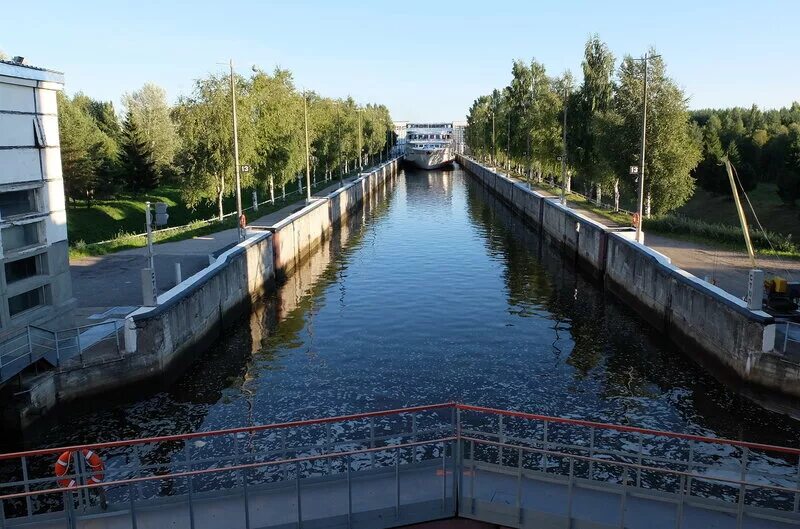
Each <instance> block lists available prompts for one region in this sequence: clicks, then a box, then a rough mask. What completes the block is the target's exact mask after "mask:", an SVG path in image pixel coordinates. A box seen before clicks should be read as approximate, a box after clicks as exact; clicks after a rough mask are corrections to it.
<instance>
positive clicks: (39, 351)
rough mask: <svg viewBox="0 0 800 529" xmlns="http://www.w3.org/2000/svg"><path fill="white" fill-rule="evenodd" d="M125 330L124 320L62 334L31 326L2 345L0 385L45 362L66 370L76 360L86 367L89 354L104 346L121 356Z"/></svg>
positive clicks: (89, 326) (62, 331) (73, 329)
mask: <svg viewBox="0 0 800 529" xmlns="http://www.w3.org/2000/svg"><path fill="white" fill-rule="evenodd" d="M122 326H123V322H122V321H121V320H112V321H106V322H103V323H95V324H92V325H83V326H80V327H74V328H71V329H64V330H60V331H51V330H49V329H43V328H42V327H37V326H35V325H28V326H27V327H24V328H22V329H20V330H19V331H18V332H17V333H16V334H14V335H12V336H10V337H8V338H6V339H5V340H4V341H3V342H0V383H2V382H5V381H7V380H9V379H10V378H11V377H13V376H15V375H17V374H19V373H20V372H21V371H22V370H24V369H25V368H27V367H28V366H30V365H32V364H34V363H35V362H38V361H39V360H42V359H44V360H46V361H48V362H49V363H50V364H51V365H53V366H54V367H63V366H64V363H65V362H66V361H67V360H70V359H72V358H75V357H77V358H78V359H79V361H80V363H81V365H85V364H86V360H87V358H86V353H87V352H88V351H89V350H90V349H95V348H99V347H100V346H101V344H106V343H108V344H110V346H108V347H109V349H110V350H111V351H112V352H115V353H116V354H117V355H118V356H121V355H122V350H123V349H122V346H121V344H120V339H119V330H120V329H121V328H122Z"/></svg>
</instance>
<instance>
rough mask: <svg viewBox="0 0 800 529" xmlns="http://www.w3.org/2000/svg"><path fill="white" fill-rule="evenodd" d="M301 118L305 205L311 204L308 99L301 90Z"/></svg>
mask: <svg viewBox="0 0 800 529" xmlns="http://www.w3.org/2000/svg"><path fill="white" fill-rule="evenodd" d="M303 118H304V121H305V128H306V203H308V202H311V147H310V145H309V144H308V97H307V95H306V91H305V90H303Z"/></svg>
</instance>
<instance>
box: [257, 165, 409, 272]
mask: <svg viewBox="0 0 800 529" xmlns="http://www.w3.org/2000/svg"><path fill="white" fill-rule="evenodd" d="M397 170H398V161H397V160H392V161H390V162H387V163H386V164H384V165H381V166H379V167H378V168H377V169H375V170H373V171H371V172H369V173H362V174H361V175H360V176H359V177H358V178H357V179H355V180H353V181H352V182H350V183H348V184H347V185H345V186H343V187H341V188H339V189H336V190H335V191H333V192H331V193H330V194H328V195H327V196H325V197H323V198H319V199H315V200H314V201H313V202H312V203H311V204H309V205H307V206H306V207H305V208H303V209H301V210H299V211H297V212H296V213H294V214H292V215H290V216H289V217H287V218H285V219H284V220H282V221H280V222H278V223H277V224H275V225H274V226H271V227H269V228H268V229H269V230H270V231H271V232H272V234H273V244H274V248H275V272H276V274H277V275H278V277H285V276H288V275H289V274H291V272H292V271H293V270H294V269H295V267H297V266H298V265H299V263H300V262H302V261H303V260H305V259H306V258H308V256H309V255H310V253H311V252H312V251H314V249H315V248H316V247H317V246H319V245H320V244H321V243H322V242H323V241H324V240H325V237H326V236H327V234H328V233H329V232H330V230H332V229H333V228H334V227H336V226H338V225H339V224H340V223H341V222H343V221H344V220H345V219H346V218H347V216H348V215H350V214H352V213H353V211H354V210H355V209H356V208H358V207H359V206H360V205H362V203H363V202H364V200H370V199H371V198H372V197H373V196H374V194H375V191H376V190H377V189H378V188H379V187H380V188H383V187H385V186H386V185H387V180H388V179H390V178H392V177H394V176H395V175H396V174H397Z"/></svg>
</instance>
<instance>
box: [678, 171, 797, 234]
mask: <svg viewBox="0 0 800 529" xmlns="http://www.w3.org/2000/svg"><path fill="white" fill-rule="evenodd" d="M747 195H748V197H750V201H751V202H752V203H753V208H754V209H755V210H756V214H757V215H758V218H759V220H761V223H762V224H763V225H764V228H766V229H767V230H769V231H774V232H777V233H785V234H789V235H791V236H792V239H793V240H795V241H798V240H800V209H798V208H789V207H787V206H786V205H785V204H784V203H783V202H781V199H780V198H779V197H778V193H777V192H776V186H775V184H759V185H758V187H756V188H755V189H754V190H752V191H750V192H748V193H747ZM742 206H743V207H744V209H745V214H746V215H747V218H748V220H749V223H750V225H752V226H756V223H755V219H753V216H752V213H751V212H750V207H749V206H748V205H747V201H746V200H745V198H744V197H742ZM675 213H676V214H677V215H682V216H685V217H689V218H694V219H700V220H703V221H705V222H709V223H715V224H730V225H731V226H739V216H738V215H737V213H736V205H735V204H734V202H733V197H731V196H721V195H715V194H713V193H709V192H708V191H705V190H703V189H700V188H698V189H697V190H696V191H695V193H694V196H693V197H692V198H691V200H689V202H687V203H686V204H685V205H684V206H683V207H682V208H680V209H678V210H677V211H676V212H675Z"/></svg>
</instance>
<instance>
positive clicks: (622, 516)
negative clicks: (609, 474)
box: [619, 466, 628, 529]
mask: <svg viewBox="0 0 800 529" xmlns="http://www.w3.org/2000/svg"><path fill="white" fill-rule="evenodd" d="M627 499H628V467H627V466H625V467H623V471H622V497H621V498H620V501H619V529H625V503H626V500H627Z"/></svg>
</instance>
